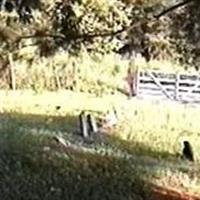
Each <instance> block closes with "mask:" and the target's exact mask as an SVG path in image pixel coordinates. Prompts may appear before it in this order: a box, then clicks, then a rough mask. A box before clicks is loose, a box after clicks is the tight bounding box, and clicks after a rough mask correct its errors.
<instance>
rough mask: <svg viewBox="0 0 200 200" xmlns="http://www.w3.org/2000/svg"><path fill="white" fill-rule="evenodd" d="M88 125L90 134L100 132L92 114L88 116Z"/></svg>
mask: <svg viewBox="0 0 200 200" xmlns="http://www.w3.org/2000/svg"><path fill="white" fill-rule="evenodd" d="M87 125H88V131H89V133H90V134H91V133H97V132H98V127H97V122H96V119H95V118H94V117H93V116H92V115H91V114H88V115H87Z"/></svg>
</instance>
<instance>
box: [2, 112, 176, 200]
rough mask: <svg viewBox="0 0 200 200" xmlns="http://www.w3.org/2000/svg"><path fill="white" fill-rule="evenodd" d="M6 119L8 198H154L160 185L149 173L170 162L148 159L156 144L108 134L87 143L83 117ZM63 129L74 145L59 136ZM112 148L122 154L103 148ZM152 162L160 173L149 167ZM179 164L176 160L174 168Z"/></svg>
mask: <svg viewBox="0 0 200 200" xmlns="http://www.w3.org/2000/svg"><path fill="white" fill-rule="evenodd" d="M0 123H1V126H0V132H1V139H0V185H1V187H0V197H2V199H44V200H45V199H72V200H73V199H83V200H84V199H94V200H95V199H109V200H112V199H113V200H114V199H154V197H153V194H154V193H153V191H154V190H153V188H155V186H154V185H153V184H152V182H151V181H150V180H148V179H147V176H148V175H150V173H152V174H151V175H154V173H155V172H156V169H158V168H162V167H166V165H163V166H162V165H159V162H158V161H156V162H154V161H152V160H151V161H150V160H148V159H147V157H145V156H148V155H149V150H150V147H146V146H144V144H140V145H139V146H134V145H130V144H129V143H128V142H126V141H122V140H120V139H119V138H116V137H113V136H106V135H104V136H103V139H101V140H97V141H94V140H93V141H92V143H87V141H86V143H87V144H84V142H85V141H84V139H83V138H82V137H81V136H80V135H79V134H78V131H77V128H76V127H77V116H70V115H68V116H65V117H61V116H45V115H33V114H31V115H29V114H20V113H4V114H1V116H0ZM33 130H34V131H33ZM45 133H47V134H45ZM58 133H60V134H62V136H63V138H64V139H66V141H70V144H69V145H67V146H62V145H61V144H60V143H57V142H56V141H55V140H53V137H51V136H52V135H53V134H58ZM69 135H70V136H72V137H73V139H72V137H69ZM96 139H98V138H96ZM77 140H78V141H79V142H81V143H79V144H78V143H76V142H77ZM102 143H104V144H103V145H102ZM75 144H76V145H75ZM78 145H79V146H78ZM142 145H143V146H142ZM83 146H85V147H84V148H83ZM107 146H109V147H112V146H113V147H114V148H113V151H115V150H116V152H114V153H112V154H109V153H108V152H109V151H104V152H103V153H102V152H99V150H98V148H101V147H102V148H103V147H104V148H106V147H107ZM93 147H95V148H96V149H95V148H93ZM138 147H139V150H137V148H138ZM117 151H120V152H121V153H120V154H117ZM152 151H153V150H152ZM139 152H141V153H142V155H141V154H139ZM156 153H157V152H154V154H156ZM159 153H160V152H159ZM125 154H126V155H129V157H126V156H125ZM164 154H167V152H164ZM139 157H140V160H139ZM168 162H169V161H168ZM147 165H148V166H149V168H152V167H153V166H155V171H153V170H152V171H144V170H143V168H145V166H147ZM174 165H175V162H173V161H171V166H170V167H172V168H173V167H174ZM147 173H149V174H147Z"/></svg>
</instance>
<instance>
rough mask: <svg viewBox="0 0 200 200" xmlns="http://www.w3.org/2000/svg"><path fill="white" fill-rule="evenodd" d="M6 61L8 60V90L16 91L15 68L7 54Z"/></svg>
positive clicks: (10, 56)
mask: <svg viewBox="0 0 200 200" xmlns="http://www.w3.org/2000/svg"><path fill="white" fill-rule="evenodd" d="M8 60H9V71H10V89H12V90H16V77H15V67H14V63H13V57H12V54H11V53H9V54H8Z"/></svg>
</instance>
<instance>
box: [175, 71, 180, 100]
mask: <svg viewBox="0 0 200 200" xmlns="http://www.w3.org/2000/svg"><path fill="white" fill-rule="evenodd" d="M179 80H180V74H179V73H177V74H176V81H175V99H176V100H177V101H178V99H179Z"/></svg>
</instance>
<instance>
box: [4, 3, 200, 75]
mask: <svg viewBox="0 0 200 200" xmlns="http://www.w3.org/2000/svg"><path fill="white" fill-rule="evenodd" d="M2 2H4V1H2ZM5 2H10V4H8V5H11V4H12V6H10V7H9V6H8V5H6V6H2V5H1V9H2V10H1V12H0V22H1V27H0V38H1V39H2V41H3V42H2V43H1V44H0V54H1V55H2V56H3V58H6V56H7V53H8V52H11V53H12V54H13V56H14V61H19V62H26V63H27V65H29V66H32V63H33V62H35V61H38V60H41V57H46V58H48V59H50V58H53V56H54V55H55V54H56V53H59V52H67V53H68V54H69V55H73V56H76V58H77V59H76V60H78V59H82V57H84V59H85V57H87V56H85V55H83V54H84V53H85V52H87V54H88V55H89V56H92V59H97V60H98V59H99V60H101V59H102V56H104V55H113V54H117V55H122V56H123V57H125V58H135V57H138V56H142V57H144V58H145V59H146V61H149V60H153V59H156V60H161V61H162V60H169V61H171V62H176V63H178V64H181V65H182V66H184V67H190V68H193V67H195V68H196V69H198V66H199V48H200V47H199V37H200V34H199V33H200V30H199V27H200V24H199V9H200V8H199V6H200V5H199V2H198V1H197V0H191V1H190V2H189V3H187V4H185V5H184V6H181V7H178V8H176V9H174V10H171V11H170V12H167V13H165V14H164V15H163V16H161V17H160V18H159V19H158V18H155V16H156V15H158V14H159V13H161V12H162V11H163V10H165V9H167V8H169V7H171V6H173V5H174V4H176V3H177V2H175V1H173V0H171V1H166V0H163V1H161V0H143V1H142V0H111V1H107V0H101V1H98V0H51V1H44V0H37V1H33V0H32V1H25V0H24V1H13V0H7V1H5ZM12 2H14V3H12ZM18 2H21V4H19V3H18ZM5 25H6V27H8V28H10V29H9V30H6V31H5V29H4V28H5ZM77 56H78V57H77ZM99 56H100V57H99ZM82 62H83V61H81V63H82ZM95 62H96V61H95ZM79 64H80V63H79ZM20 73H21V72H20Z"/></svg>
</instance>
